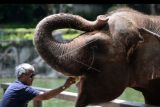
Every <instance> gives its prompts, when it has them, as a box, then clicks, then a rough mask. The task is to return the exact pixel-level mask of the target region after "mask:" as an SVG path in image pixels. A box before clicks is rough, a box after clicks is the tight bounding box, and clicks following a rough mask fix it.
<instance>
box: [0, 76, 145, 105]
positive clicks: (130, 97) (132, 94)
mask: <svg viewBox="0 0 160 107" xmlns="http://www.w3.org/2000/svg"><path fill="white" fill-rule="evenodd" d="M14 80H15V78H0V83H5V82H13V81H14ZM64 82H65V79H63V78H59V79H56V78H35V80H34V82H33V86H37V87H43V88H52V89H54V88H57V87H59V86H61V85H63V83H64ZM66 91H71V92H77V88H76V86H75V85H72V86H71V87H70V88H68V89H67V90H66ZM2 95H3V90H2V89H1V88H0V99H1V98H2ZM118 99H123V100H127V101H132V102H141V103H143V102H144V99H143V96H142V94H141V92H138V91H136V90H134V89H131V88H126V90H125V91H124V93H123V94H122V95H121V96H120V97H118ZM32 105H33V102H32V101H30V103H29V107H33V106H32ZM51 105H52V107H64V106H65V107H74V105H75V102H71V101H65V100H60V99H55V98H52V99H50V100H46V101H43V107H51Z"/></svg>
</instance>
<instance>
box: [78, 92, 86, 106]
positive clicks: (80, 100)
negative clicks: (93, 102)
mask: <svg viewBox="0 0 160 107" xmlns="http://www.w3.org/2000/svg"><path fill="white" fill-rule="evenodd" d="M86 105H88V102H87V96H86V95H85V94H83V93H82V94H81V95H79V97H78V99H77V101H76V106H75V107H86Z"/></svg>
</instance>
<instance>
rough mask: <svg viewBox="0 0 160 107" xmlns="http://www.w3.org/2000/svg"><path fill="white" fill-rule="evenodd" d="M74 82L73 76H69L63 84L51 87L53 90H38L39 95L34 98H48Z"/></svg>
mask: <svg viewBox="0 0 160 107" xmlns="http://www.w3.org/2000/svg"><path fill="white" fill-rule="evenodd" d="M75 82H76V80H75V78H71V77H70V78H68V79H67V80H66V82H65V84H64V85H63V86H60V87H58V88H56V89H53V90H50V91H47V92H40V93H39V95H37V96H36V97H34V100H48V99H50V98H53V97H55V96H56V95H58V94H59V93H61V92H62V91H64V90H65V89H67V88H69V87H70V86H71V85H72V84H73V83H75Z"/></svg>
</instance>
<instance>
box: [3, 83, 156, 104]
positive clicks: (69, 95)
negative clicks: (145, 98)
mask: <svg viewBox="0 0 160 107" xmlns="http://www.w3.org/2000/svg"><path fill="white" fill-rule="evenodd" d="M9 84H10V83H2V84H1V88H2V89H3V90H4V91H5V90H6V89H7V87H8V86H9ZM33 88H35V89H37V90H40V91H49V90H51V89H47V88H40V87H33ZM55 98H57V99H63V100H67V101H74V102H75V101H76V98H77V93H73V92H67V91H63V92H61V93H60V94H59V95H57V96H55ZM33 107H42V102H41V101H36V100H34V101H33ZM87 107H158V106H152V105H147V104H141V103H135V102H129V101H125V100H119V99H115V100H113V101H111V102H108V103H104V104H100V105H96V106H87Z"/></svg>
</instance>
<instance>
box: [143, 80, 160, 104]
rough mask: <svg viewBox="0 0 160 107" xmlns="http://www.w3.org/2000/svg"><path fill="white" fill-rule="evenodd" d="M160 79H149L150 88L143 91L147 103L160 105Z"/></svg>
mask: <svg viewBox="0 0 160 107" xmlns="http://www.w3.org/2000/svg"><path fill="white" fill-rule="evenodd" d="M159 90H160V79H155V80H151V81H149V88H148V89H147V91H144V92H142V93H143V95H144V98H145V103H146V104H151V105H157V106H160V93H159Z"/></svg>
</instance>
